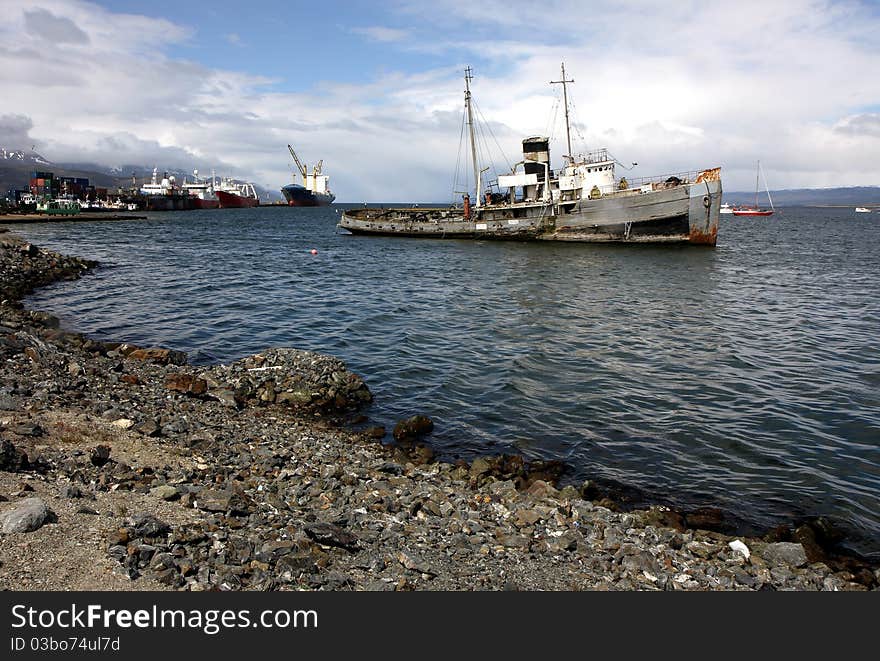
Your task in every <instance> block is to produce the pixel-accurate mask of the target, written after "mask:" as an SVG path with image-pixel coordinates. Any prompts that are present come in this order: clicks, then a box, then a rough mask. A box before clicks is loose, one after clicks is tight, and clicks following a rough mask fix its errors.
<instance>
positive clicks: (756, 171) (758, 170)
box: [755, 161, 761, 209]
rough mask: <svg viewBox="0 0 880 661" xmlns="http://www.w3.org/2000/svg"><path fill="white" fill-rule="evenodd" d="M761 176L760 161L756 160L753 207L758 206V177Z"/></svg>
mask: <svg viewBox="0 0 880 661" xmlns="http://www.w3.org/2000/svg"><path fill="white" fill-rule="evenodd" d="M760 176H761V161H758V169H757V170H755V208H756V209H757V208H758V177H760Z"/></svg>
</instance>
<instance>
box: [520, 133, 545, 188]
mask: <svg viewBox="0 0 880 661" xmlns="http://www.w3.org/2000/svg"><path fill="white" fill-rule="evenodd" d="M522 146H523V161H524V168H525V173H526V174H536V175H538V181H544V177H545V176H546V173H547V170H546V169H545V168H544V165H545V164H546V165H547V166H548V167H549V165H550V138H545V137H543V136H534V137H531V138H526V139H525V140H523V141H522Z"/></svg>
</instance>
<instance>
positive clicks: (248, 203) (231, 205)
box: [214, 181, 260, 209]
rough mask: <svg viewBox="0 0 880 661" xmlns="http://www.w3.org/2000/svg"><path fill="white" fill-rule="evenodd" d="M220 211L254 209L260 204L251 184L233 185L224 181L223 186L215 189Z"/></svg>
mask: <svg viewBox="0 0 880 661" xmlns="http://www.w3.org/2000/svg"><path fill="white" fill-rule="evenodd" d="M214 193H215V194H216V195H217V199H219V200H220V208H221V209H241V208H247V207H255V206H257V205H258V204H259V203H260V198H259V197H258V196H257V191H256V190H255V189H254V185H253V184H234V183H231V182H229V181H224V182H223V186H222V187H220V188H215V189H214Z"/></svg>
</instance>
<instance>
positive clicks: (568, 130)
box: [550, 62, 574, 161]
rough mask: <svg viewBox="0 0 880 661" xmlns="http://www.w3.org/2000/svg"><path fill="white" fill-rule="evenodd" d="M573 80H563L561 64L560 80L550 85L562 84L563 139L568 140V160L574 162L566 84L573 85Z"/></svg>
mask: <svg viewBox="0 0 880 661" xmlns="http://www.w3.org/2000/svg"><path fill="white" fill-rule="evenodd" d="M573 82H574V79H572V80H566V79H565V62H563V63H562V80H551V81H550V84H551V85H559V84H560V83H561V84H562V98H563V100H564V101H565V137H566V139H567V140H568V158H569V160H572V161H573V160H574V159H573V158H572V155H571V125H570V123H569V121H568V85H567V83H573Z"/></svg>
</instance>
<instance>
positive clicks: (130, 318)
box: [15, 208, 880, 556]
mask: <svg viewBox="0 0 880 661" xmlns="http://www.w3.org/2000/svg"><path fill="white" fill-rule="evenodd" d="M337 217H338V216H337V211H336V210H335V209H294V208H282V209H274V208H266V209H252V210H220V211H201V212H199V211H196V212H186V213H168V214H156V215H155V216H153V217H151V218H150V219H148V220H141V221H130V222H115V223H114V222H84V223H58V224H44V225H34V226H28V227H24V226H21V227H16V228H15V231H18V232H20V233H23V234H25V235H26V236H28V237H29V238H31V239H32V240H33V241H35V242H37V243H39V244H41V245H44V246H47V247H50V248H53V249H55V250H58V251H61V252H65V253H69V254H76V255H79V256H83V257H89V258H94V259H98V260H100V261H101V262H102V264H103V265H104V268H102V269H100V270H98V271H97V273H96V274H95V275H94V276H92V277H87V278H85V279H83V280H81V281H79V282H75V283H63V284H59V285H57V286H54V287H52V288H50V289H47V290H44V291H41V292H40V293H39V294H38V295H37V296H35V297H33V298H32V299H31V301H30V303H29V305H30V306H32V307H36V308H39V309H44V310H48V311H51V312H53V313H54V314H57V315H58V316H60V317H61V318H62V321H63V323H64V324H65V325H66V326H67V327H68V328H71V329H76V330H80V331H83V332H86V333H88V334H90V335H92V336H95V337H99V338H113V339H118V340H126V341H130V342H134V343H138V344H146V345H164V346H171V347H174V348H178V349H182V350H184V351H187V352H190V354H191V359H192V361H193V362H203V363H204V362H212V361H216V360H223V361H228V360H233V359H236V358H239V357H242V356H244V355H247V354H250V353H255V352H258V351H260V350H261V349H263V348H265V347H268V346H292V347H299V348H304V349H310V350H315V351H322V352H325V353H331V354H334V355H337V356H339V357H341V358H343V359H344V360H345V361H346V362H347V363H348V365H349V367H350V368H351V369H352V370H354V371H356V372H358V373H359V374H361V375H363V376H364V377H365V379H366V380H367V383H368V384H369V386H370V388H371V390H372V391H373V393H374V394H375V396H376V402H375V404H374V405H373V406H372V408H371V409H370V410H369V411H368V413H369V415H370V417H371V418H372V419H373V420H375V421H376V422H377V423H383V424H386V425H389V426H390V425H392V424H393V422H394V421H396V420H397V419H399V418H401V417H404V416H408V415H412V414H414V413H424V414H427V415H429V416H431V417H432V418H434V420H435V422H436V431H435V432H434V434H433V439H432V441H433V444H434V446H435V447H436V448H438V449H439V450H440V451H441V452H442V453H443V454H444V455H445V456H447V457H453V456H468V455H471V454H473V453H485V452H500V451H517V452H521V453H524V454H525V455H528V456H530V457H540V458H555V459H562V460H564V461H566V462H568V463H569V464H570V465H571V466H572V467H573V475H572V477H573V478H574V479H577V480H582V479H585V478H593V477H601V478H607V479H612V480H618V481H621V482H623V483H625V484H628V485H632V486H635V487H639V488H642V489H645V490H647V491H649V492H651V493H653V494H657V495H658V496H660V497H663V498H666V499H669V500H672V501H673V502H676V503H679V504H682V505H688V506H693V505H714V506H720V507H722V508H725V509H726V510H729V511H731V512H735V513H737V514H738V515H741V516H742V517H743V518H745V519H747V520H749V521H751V522H753V523H755V524H757V525H760V526H768V525H772V524H775V523H779V522H783V521H786V520H789V519H790V518H792V517H798V516H802V515H826V516H830V517H833V518H834V519H835V520H837V521H838V522H842V523H843V524H846V525H847V526H849V527H850V528H851V529H852V530H853V531H854V532H855V537H854V538H853V541H852V545H853V547H854V548H856V549H857V550H860V551H862V552H868V553H871V554H873V555H878V556H880V284H878V276H880V269H878V265H880V214H871V215H869V214H855V213H853V212H852V210H851V209H800V208H791V209H784V210H783V211H782V212H781V213H779V214H777V215H776V216H774V217H773V218H771V219H746V218H731V217H725V216H722V221H721V222H722V226H721V230H720V233H719V242H718V247H717V248H716V249H715V250H711V249H699V248H686V247H683V248H675V247H646V246H595V245H553V244H537V243H492V242H468V241H437V240H413V239H394V238H375V237H374V238H370V237H354V236H350V235H341V234H337V233H336V231H335V223H336V221H337ZM312 248H315V249H317V250H318V251H319V252H318V254H317V255H311V254H310V250H311V249H312Z"/></svg>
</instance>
